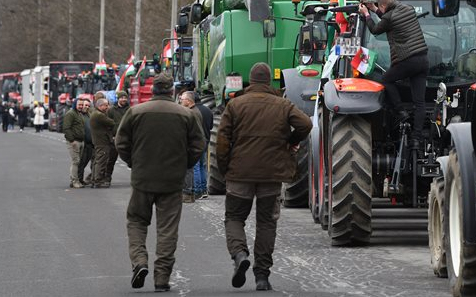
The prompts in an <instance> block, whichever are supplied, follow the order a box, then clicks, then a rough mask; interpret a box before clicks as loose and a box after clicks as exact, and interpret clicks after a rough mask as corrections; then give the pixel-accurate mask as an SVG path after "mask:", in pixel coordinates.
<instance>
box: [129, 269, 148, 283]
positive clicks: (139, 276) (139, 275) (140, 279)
mask: <svg viewBox="0 0 476 297" xmlns="http://www.w3.org/2000/svg"><path fill="white" fill-rule="evenodd" d="M148 273H149V269H148V268H147V266H145V265H137V266H136V268H134V274H133V275H132V281H131V284H132V287H133V288H134V289H138V288H142V287H143V286H144V281H145V277H146V276H147V274H148Z"/></svg>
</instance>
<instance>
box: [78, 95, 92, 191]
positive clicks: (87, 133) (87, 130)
mask: <svg viewBox="0 0 476 297" xmlns="http://www.w3.org/2000/svg"><path fill="white" fill-rule="evenodd" d="M90 106H91V101H89V99H85V100H83V109H82V111H81V113H82V115H83V118H84V148H83V153H82V154H81V160H80V162H79V167H78V178H79V181H80V182H81V184H83V185H85V186H86V185H90V184H92V181H93V175H94V174H93V173H94V172H93V168H94V167H93V164H94V145H93V139H92V136H91V123H90V119H91V111H90ZM88 163H91V166H90V167H91V173H89V174H88V175H87V176H86V178H84V170H85V168H86V166H87V165H88Z"/></svg>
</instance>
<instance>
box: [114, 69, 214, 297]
mask: <svg viewBox="0 0 476 297" xmlns="http://www.w3.org/2000/svg"><path fill="white" fill-rule="evenodd" d="M152 93H153V95H154V97H152V99H151V100H150V101H148V102H144V103H141V104H139V105H137V106H134V107H131V108H130V109H129V110H128V111H127V112H126V114H125V115H124V117H123V119H122V122H121V125H120V126H119V129H118V131H117V134H116V148H117V151H118V153H119V156H120V157H121V159H122V160H123V161H124V162H126V164H127V165H128V166H129V167H130V168H131V186H132V195H131V198H130V200H129V206H128V208H127V235H128V238H129V257H130V259H131V264H132V269H133V275H132V281H131V284H132V287H133V288H141V287H143V286H144V280H145V277H146V276H147V274H148V273H149V269H148V253H147V249H146V238H147V227H148V226H149V225H150V221H151V219H152V213H153V205H154V204H155V210H156V220H157V245H156V255H157V259H156V261H155V262H154V284H155V291H156V292H165V291H170V284H169V280H170V275H171V273H172V269H173V266H174V263H175V256H174V254H175V250H176V249H177V240H178V228H179V222H180V216H181V213H182V185H183V180H184V178H185V172H186V170H187V168H192V167H193V165H194V164H195V163H196V162H197V161H198V159H199V158H200V155H201V153H202V152H203V149H204V147H205V138H204V136H203V133H202V131H201V128H200V125H199V123H198V122H197V120H196V118H195V116H194V115H193V112H192V111H191V110H189V109H187V108H183V107H181V106H179V105H178V104H177V103H175V100H174V99H173V98H172V93H173V78H172V77H171V76H169V75H166V74H164V73H160V74H159V75H156V76H155V77H154V83H153V89H152Z"/></svg>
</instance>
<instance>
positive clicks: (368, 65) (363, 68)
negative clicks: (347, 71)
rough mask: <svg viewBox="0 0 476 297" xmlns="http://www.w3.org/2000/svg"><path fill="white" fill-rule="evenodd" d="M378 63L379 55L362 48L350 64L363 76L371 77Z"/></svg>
mask: <svg viewBox="0 0 476 297" xmlns="http://www.w3.org/2000/svg"><path fill="white" fill-rule="evenodd" d="M376 62H377V53H376V52H374V51H372V50H369V49H368V48H365V47H363V46H361V47H360V49H359V50H358V51H357V53H356V54H355V56H354V58H353V59H352V62H351V63H350V64H351V65H352V67H354V68H355V69H356V70H358V71H359V72H360V73H362V74H363V75H369V74H370V73H372V71H373V70H374V68H375V63H376Z"/></svg>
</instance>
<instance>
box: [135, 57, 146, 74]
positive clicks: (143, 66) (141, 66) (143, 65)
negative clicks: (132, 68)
mask: <svg viewBox="0 0 476 297" xmlns="http://www.w3.org/2000/svg"><path fill="white" fill-rule="evenodd" d="M146 61H147V60H146V56H144V59H143V60H142V63H141V64H140V67H139V69H138V70H137V74H136V78H138V77H139V75H140V72H141V71H142V70H144V68H145V64H146Z"/></svg>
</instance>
